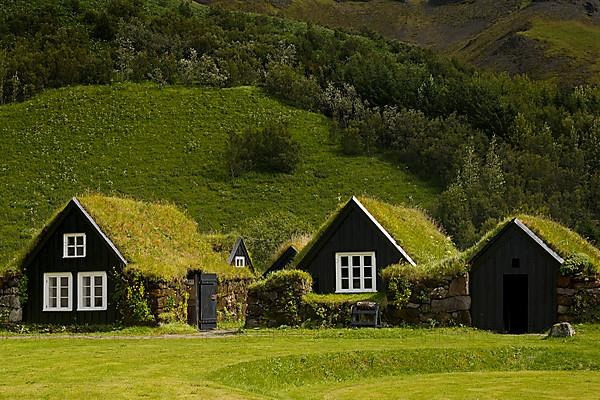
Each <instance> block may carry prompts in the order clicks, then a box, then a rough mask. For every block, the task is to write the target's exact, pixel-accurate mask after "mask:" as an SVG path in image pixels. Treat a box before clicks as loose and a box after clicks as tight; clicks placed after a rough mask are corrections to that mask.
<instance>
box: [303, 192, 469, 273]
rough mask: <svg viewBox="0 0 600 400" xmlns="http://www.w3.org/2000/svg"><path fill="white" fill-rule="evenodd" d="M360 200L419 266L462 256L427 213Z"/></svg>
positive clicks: (318, 232)
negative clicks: (458, 255)
mask: <svg viewBox="0 0 600 400" xmlns="http://www.w3.org/2000/svg"><path fill="white" fill-rule="evenodd" d="M358 200H359V201H360V202H361V203H362V204H363V206H364V207H365V208H366V209H367V210H368V211H369V212H370V213H371V215H373V217H375V219H376V220H377V221H378V222H379V223H380V224H381V226H383V228H384V229H385V230H387V231H388V233H389V234H390V235H391V236H392V237H393V238H394V239H395V240H396V242H397V243H398V244H399V245H400V246H401V247H402V248H403V249H404V250H405V251H406V252H407V253H408V255H409V256H410V257H411V258H412V259H413V260H414V261H415V263H417V265H419V264H428V263H432V262H435V261H439V260H442V259H445V258H448V257H454V256H456V255H457V254H458V250H457V249H456V247H455V246H454V244H453V243H452V240H451V239H450V238H449V237H448V236H447V235H446V234H445V233H444V231H443V230H442V229H441V228H440V227H439V225H437V224H436V223H435V221H433V219H431V218H430V217H429V216H428V215H427V214H426V213H425V212H424V211H422V210H418V209H415V208H409V207H405V206H400V205H392V204H388V203H385V202H382V201H380V200H377V199H374V198H372V197H359V198H358ZM344 206H345V204H343V205H341V206H340V207H339V208H338V209H337V210H336V211H335V212H334V213H333V214H331V215H330V216H329V218H328V219H327V221H326V222H325V223H324V224H323V225H322V226H321V228H319V230H318V231H317V233H316V234H315V235H313V238H312V240H311V241H310V242H309V243H308V244H307V245H306V246H305V247H304V249H303V250H302V251H301V252H300V254H299V255H298V256H297V258H296V259H297V260H298V261H299V260H301V259H302V258H303V257H304V256H305V255H306V254H307V253H308V251H309V250H310V249H311V248H312V247H313V246H314V245H315V244H316V243H317V242H318V240H319V239H320V238H321V236H322V235H323V234H324V232H325V231H326V229H327V227H328V226H329V225H331V223H332V222H333V221H334V220H335V218H337V216H338V215H339V213H340V211H341V210H342V209H343V208H344Z"/></svg>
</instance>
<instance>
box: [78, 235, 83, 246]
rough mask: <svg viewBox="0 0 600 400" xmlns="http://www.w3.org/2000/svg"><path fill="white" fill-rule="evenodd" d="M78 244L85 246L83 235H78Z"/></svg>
mask: <svg viewBox="0 0 600 400" xmlns="http://www.w3.org/2000/svg"><path fill="white" fill-rule="evenodd" d="M77 244H78V245H79V246H83V236H77Z"/></svg>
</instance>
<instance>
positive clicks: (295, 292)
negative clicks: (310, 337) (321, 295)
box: [248, 270, 312, 326]
mask: <svg viewBox="0 0 600 400" xmlns="http://www.w3.org/2000/svg"><path fill="white" fill-rule="evenodd" d="M311 287H312V277H311V276H310V275H309V274H308V273H307V272H304V271H300V270H282V271H277V272H274V273H272V274H270V275H269V276H268V277H267V278H266V279H263V280H260V281H258V282H256V283H254V284H252V285H250V287H249V288H248V297H249V298H251V299H253V300H254V301H255V302H256V303H257V304H258V307H260V309H261V319H263V320H265V321H267V324H269V325H276V326H280V325H290V326H296V325H299V324H300V322H301V320H302V318H301V302H302V296H304V295H305V294H307V293H309V292H310V291H311ZM249 303H251V302H249Z"/></svg>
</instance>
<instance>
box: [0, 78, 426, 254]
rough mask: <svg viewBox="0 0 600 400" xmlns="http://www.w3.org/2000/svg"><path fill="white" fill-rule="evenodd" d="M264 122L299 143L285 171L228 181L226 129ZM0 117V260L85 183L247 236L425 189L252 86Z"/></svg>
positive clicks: (128, 92)
mask: <svg viewBox="0 0 600 400" xmlns="http://www.w3.org/2000/svg"><path fill="white" fill-rule="evenodd" d="M271 119H282V120H285V121H287V122H288V123H289V126H290V130H291V132H292V135H293V136H294V138H296V139H297V140H298V141H299V142H300V144H301V160H300V165H299V167H298V168H297V170H296V172H295V173H294V174H261V173H249V174H246V175H243V176H242V177H240V178H235V179H232V178H230V176H229V173H228V168H227V164H226V143H227V137H228V132H230V131H238V130H241V129H242V128H244V127H247V126H252V125H257V124H260V123H261V122H264V121H266V120H271ZM0 120H1V121H2V125H1V126H0V151H1V152H2V154H3V157H2V160H1V161H0V264H4V263H5V262H6V261H7V260H8V259H9V258H10V257H11V256H12V255H13V254H14V253H15V251H16V250H17V249H18V248H19V247H21V246H23V244H24V243H25V242H26V241H27V239H29V238H30V236H31V235H32V234H33V233H34V232H35V231H36V229H39V228H41V227H42V226H43V225H44V223H45V222H46V220H47V219H48V218H49V217H50V215H51V213H52V212H53V211H55V209H56V208H57V207H60V206H61V205H63V204H64V203H65V202H66V200H68V199H69V198H70V197H71V196H73V195H76V194H81V193H85V192H87V191H93V192H99V193H104V194H119V195H128V196H132V197H134V198H137V199H140V200H149V201H155V200H168V201H171V202H173V203H175V204H177V205H179V206H181V207H182V208H184V209H187V210H188V212H189V214H190V215H191V216H192V217H193V218H194V219H195V220H196V221H197V222H198V224H199V227H200V229H201V230H202V231H204V232H219V231H220V232H229V231H238V232H240V233H242V234H244V233H246V234H247V235H250V236H251V237H250V238H249V239H250V241H252V239H254V237H252V235H253V232H255V231H256V229H258V228H260V227H261V226H265V225H266V226H268V229H267V228H265V229H264V231H265V234H266V235H269V234H271V235H276V232H275V233H273V232H272V231H273V230H274V229H275V230H276V229H280V230H288V231H293V230H295V229H297V230H306V229H310V227H312V226H318V225H319V224H320V223H321V222H322V221H323V219H324V218H325V217H326V215H327V214H328V212H329V211H330V210H331V209H332V208H333V207H335V205H336V204H337V203H338V202H339V201H340V199H345V198H347V197H348V196H350V195H352V194H362V193H368V194H371V195H374V196H378V197H380V198H381V199H384V200H389V201H392V202H395V203H402V202H406V203H408V204H412V205H421V206H423V207H431V205H432V202H433V198H434V196H435V194H436V190H435V189H434V188H432V187H430V186H428V185H426V184H424V183H423V182H421V181H419V180H417V179H416V178H414V177H413V176H412V175H410V174H408V173H407V172H406V171H405V170H404V169H402V168H399V167H397V166H394V165H393V164H390V163H387V162H386V161H384V160H382V159H379V158H370V157H365V156H358V157H348V156H343V155H341V154H340V153H339V152H338V149H337V146H336V145H334V144H331V143H330V141H329V124H330V121H329V120H327V119H326V118H325V117H323V116H321V115H318V114H314V113H310V112H306V111H301V110H298V109H294V108H291V107H288V106H285V105H283V104H281V103H279V102H277V101H276V100H273V99H271V98H269V97H267V96H265V95H263V94H262V92H261V91H260V90H259V89H256V88H254V87H237V88H229V89H206V88H204V89H203V88H184V87H168V88H164V89H159V88H158V87H157V86H155V85H150V84H144V85H135V84H125V85H114V86H88V87H72V88H64V89H58V90H51V91H47V92H44V94H42V95H40V96H38V97H36V98H34V99H33V100H29V101H27V102H24V103H18V104H9V105H3V106H0ZM273 227H275V228H273Z"/></svg>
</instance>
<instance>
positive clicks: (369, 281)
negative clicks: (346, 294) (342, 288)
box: [365, 279, 373, 289]
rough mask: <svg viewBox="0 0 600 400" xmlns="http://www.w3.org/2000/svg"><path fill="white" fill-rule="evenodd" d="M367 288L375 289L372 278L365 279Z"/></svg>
mask: <svg viewBox="0 0 600 400" xmlns="http://www.w3.org/2000/svg"><path fill="white" fill-rule="evenodd" d="M365 289H373V281H371V280H370V279H366V280H365Z"/></svg>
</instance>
